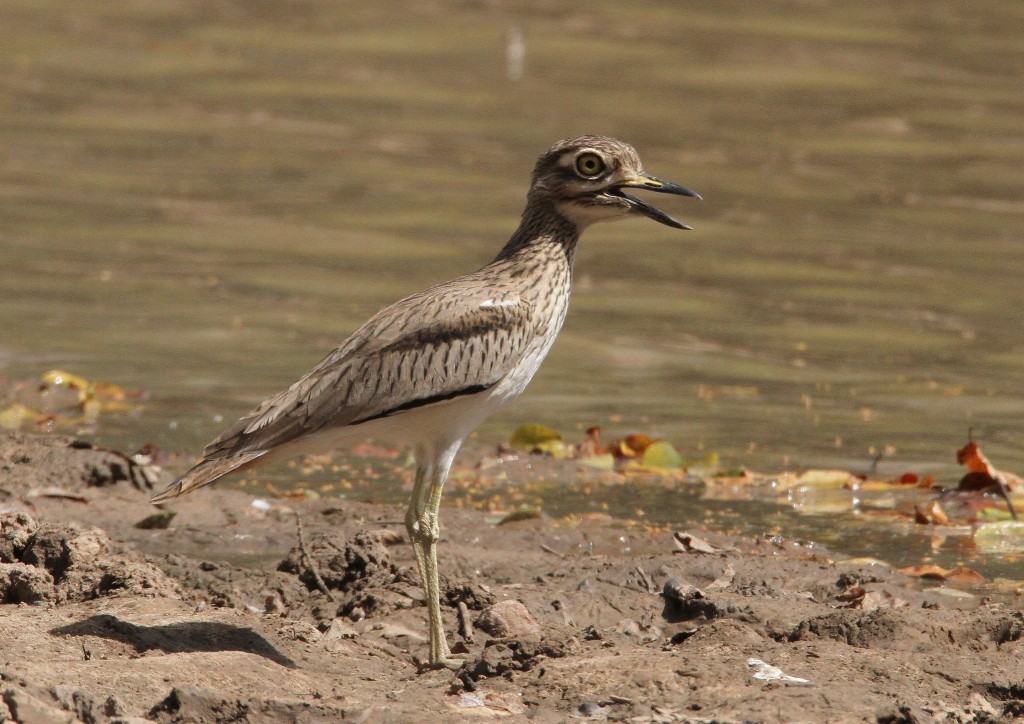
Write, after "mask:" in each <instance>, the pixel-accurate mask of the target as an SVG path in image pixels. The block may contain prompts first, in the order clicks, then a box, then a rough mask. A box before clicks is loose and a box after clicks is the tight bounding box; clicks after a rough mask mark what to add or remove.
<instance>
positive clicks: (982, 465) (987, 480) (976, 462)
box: [956, 440, 1024, 493]
mask: <svg viewBox="0 0 1024 724" xmlns="http://www.w3.org/2000/svg"><path fill="white" fill-rule="evenodd" d="M956 461H957V462H958V463H960V464H961V465H963V466H964V467H965V468H967V471H968V472H967V475H965V476H963V477H962V478H961V479H960V483H959V484H958V485H957V489H958V490H982V489H984V488H987V487H989V486H992V485H998V484H999V480H998V479H999V478H1002V481H1003V483H1004V484H1005V485H1006V488H1007V490H1009V491H1010V492H1013V493H1017V492H1021V491H1024V478H1021V477H1020V476H1018V475H1014V474H1013V473H1008V472H1004V471H1002V470H996V468H995V466H994V465H993V464H992V463H991V462H989V459H988V458H987V457H985V454H984V453H982V452H981V448H980V447H978V443H976V442H974V441H973V440H971V441H969V442H968V443H967V444H966V445H964V446H963V447H962V448H960V449H959V450H957V451H956Z"/></svg>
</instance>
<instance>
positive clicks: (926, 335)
mask: <svg viewBox="0 0 1024 724" xmlns="http://www.w3.org/2000/svg"><path fill="white" fill-rule="evenodd" d="M581 8H582V6H579V5H577V4H574V3H567V4H564V5H561V6H552V5H550V4H536V3H525V2H523V3H491V2H467V3H461V4H457V5H454V6H451V5H449V4H441V3H430V2H405V3H390V4H387V5H386V6H384V5H380V6H378V5H371V6H358V7H357V6H350V5H349V4H338V3H329V2H326V1H319V0H309V1H308V2H302V3H288V4H286V5H279V4H275V3H265V2H256V3H251V2H245V3H243V2H224V3H216V4H213V5H210V4H208V3H198V2H187V1H184V2H182V1H173V2H172V1H171V0H167V1H166V2H147V3H143V4H132V3H109V4H96V3H90V2H69V3H62V4H61V5H60V6H59V7H57V6H53V7H52V8H51V9H50V10H45V9H42V8H41V7H40V6H39V5H38V4H37V3H34V2H27V1H18V0H0V25H2V26H3V27H7V28H15V29H16V30H17V32H15V33H12V34H10V35H11V37H10V38H8V39H7V40H5V42H4V43H3V44H2V45H0V70H2V72H0V84H2V89H0V129H2V133H0V302H2V309H3V311H2V313H0V375H3V376H5V377H7V378H8V379H17V378H19V377H23V376H28V375H32V374H36V373H38V372H40V371H42V370H44V369H49V368H54V367H62V368H67V369H70V370H71V371H73V372H76V373H78V374H81V375H84V376H86V377H89V378H92V379H100V380H105V381H109V382H115V383H118V384H121V385H124V386H125V387H129V388H133V387H139V388H145V389H147V390H148V391H149V393H150V400H149V402H148V403H147V404H146V406H145V408H144V409H143V411H142V412H141V413H140V414H138V415H137V416H132V417H126V418H117V417H114V416H110V417H107V418H105V419H104V420H103V421H102V423H101V425H100V426H99V428H98V429H97V430H95V432H94V433H92V434H93V436H94V437H95V438H97V439H98V440H100V441H101V442H103V443H105V444H110V445H115V446H118V447H121V448H126V449H134V448H136V447H138V446H139V445H141V444H142V443H144V442H153V443H156V444H158V445H160V446H161V447H163V448H166V449H168V450H175V451H185V450H196V449H198V448H200V447H201V446H202V445H203V444H204V443H205V442H207V441H208V440H209V439H210V438H212V437H213V436H215V435H216V434H217V433H218V432H219V431H220V429H222V427H223V426H224V425H225V424H226V423H227V422H229V421H230V420H231V419H233V418H235V417H236V416H237V415H239V414H241V413H243V412H245V411H247V410H248V409H249V408H250V407H251V406H253V405H254V404H255V403H257V402H259V400H261V399H262V398H263V397H265V396H266V395H267V394H269V393H271V392H274V391H277V390H278V389H280V388H281V387H283V386H284V385H287V384H288V383H289V382H291V381H292V380H293V379H295V378H296V377H297V376H298V375H300V374H301V373H303V372H304V371H305V370H306V369H308V368H309V367H310V366H311V365H312V364H314V363H315V362H317V361H318V360H319V359H320V357H322V356H323V355H324V354H326V352H327V351H329V350H330V349H331V347H333V346H334V345H335V344H336V343H337V342H338V341H340V340H341V339H343V338H344V336H345V335H346V334H347V333H348V332H350V331H351V330H352V329H354V328H355V326H357V325H358V324H359V323H360V322H361V321H362V320H363V319H365V318H366V317H367V316H368V315H369V314H371V313H372V312H374V311H375V310H377V309H378V308H380V307H381V306H383V305H384V304H387V303H388V302H390V301H393V300H395V299H396V298H398V297H400V296H402V295H404V294H407V293H411V292H414V291H417V290H419V289H421V288H423V287H424V286H427V285H429V284H431V283H434V282H437V281H440V280H444V279H447V278H450V277H452V276H454V275H457V274H459V273H462V272H465V271H469V270H472V269H474V268H477V267H478V266H480V265H482V264H483V263H485V262H486V261H488V260H489V258H490V257H491V256H492V255H493V254H494V253H495V252H496V251H497V249H498V248H499V247H500V246H501V244H502V242H503V241H504V239H505V238H507V236H508V234H509V233H510V232H511V230H512V229H513V228H514V226H515V224H516V221H517V216H518V213H519V211H520V210H521V207H522V203H523V197H524V194H525V190H526V184H527V181H528V177H529V172H530V170H531V168H532V164H533V160H534V159H535V157H536V156H537V154H538V153H540V152H541V151H543V150H544V149H545V148H546V147H547V146H548V145H550V143H551V142H553V141H554V140H556V139H558V138H562V137H567V136H572V135H576V134H579V133H583V132H592V133H604V134H608V135H614V136H618V137H620V138H623V139H625V140H628V141H629V142H631V143H633V144H634V145H635V146H636V147H637V148H638V150H639V151H640V153H641V156H642V157H643V158H644V160H645V163H646V165H647V167H648V170H649V171H651V172H652V173H654V174H656V175H659V176H662V177H664V178H668V179H671V180H673V181H676V182H678V183H681V184H684V185H687V186H690V187H691V188H695V189H697V190H699V191H700V192H701V193H702V194H703V195H704V197H705V201H704V202H703V203H696V202H693V201H691V200H689V199H674V198H665V197H660V196H659V197H657V198H655V199H653V201H655V202H656V203H657V204H658V205H659V206H660V207H661V208H663V209H665V210H666V211H668V212H669V213H671V214H673V215H675V216H677V217H679V218H681V219H683V220H684V221H686V222H688V223H690V224H691V225H692V226H694V227H695V230H694V231H692V232H686V233H682V232H676V231H674V230H671V229H668V228H665V227H661V226H658V225H655V224H653V223H650V222H645V221H644V220H636V221H629V222H623V223H619V224H616V225H606V226H603V227H599V228H595V229H592V230H591V231H589V232H588V233H587V234H586V236H585V238H584V240H583V244H582V248H581V250H580V253H579V255H578V260H577V278H578V283H577V287H576V291H575V298H574V302H573V307H572V310H571V311H570V316H569V319H568V321H567V324H566V327H565V330H564V331H563V333H562V336H561V338H560V340H559V342H558V344H557V345H556V346H555V349H554V351H553V352H552V353H551V356H550V357H549V359H548V361H547V362H546V364H545V366H544V368H542V371H541V372H540V374H539V375H538V376H537V378H536V380H535V381H534V383H533V385H532V386H531V388H530V390H529V391H528V392H527V394H526V395H525V396H524V397H523V398H522V399H521V400H520V401H519V402H518V403H517V404H516V405H514V406H512V407H509V408H507V409H505V410H503V411H502V412H501V413H499V414H498V415H496V416H495V417H494V418H493V419H492V420H491V421H489V422H488V423H486V424H485V426H484V427H483V428H481V430H480V432H479V434H478V436H477V438H476V441H477V442H476V444H478V445H480V446H489V445H491V444H493V443H496V442H498V441H501V440H503V439H505V438H507V436H508V434H509V433H510V432H511V430H512V429H513V428H514V427H515V426H516V425H517V424H519V423H520V422H523V421H543V422H545V423H547V424H549V425H551V426H552V427H555V428H557V429H560V430H562V431H563V433H565V434H566V436H567V437H573V436H574V435H578V434H580V433H579V431H580V430H582V429H583V428H586V427H588V426H590V425H593V424H599V425H601V426H602V427H603V428H604V430H605V433H606V435H609V436H616V435H620V434H624V433H627V432H632V431H637V430H639V431H644V432H648V433H652V432H653V433H656V434H658V435H662V436H664V437H666V438H669V439H670V440H672V441H673V442H674V443H675V444H676V445H677V447H679V448H680V449H681V450H683V451H684V452H686V453H687V454H691V455H698V454H705V453H707V452H709V451H715V452H717V453H718V454H719V456H720V457H721V459H722V461H723V462H724V463H725V464H727V465H730V466H739V465H746V466H748V467H751V468H755V469H762V470H781V469H783V468H789V469H793V468H802V467H811V466H829V467H831V466H836V467H844V468H853V469H866V468H867V467H868V465H869V464H870V462H871V460H872V458H873V457H874V455H875V451H876V450H879V449H881V450H886V451H887V454H886V457H885V458H884V459H883V460H882V462H881V471H882V472H883V473H891V474H897V473H901V472H903V471H905V470H914V471H917V472H922V473H929V474H932V475H935V476H937V478H938V479H939V480H940V481H943V482H947V483H953V482H955V481H956V479H957V478H958V477H959V475H960V474H961V470H960V469H959V468H958V467H957V466H956V464H955V459H954V453H955V450H956V449H957V448H958V447H959V446H960V445H962V444H963V443H964V442H965V440H966V437H967V430H968V428H973V429H974V435H975V438H976V439H978V440H979V442H980V443H981V444H982V447H983V449H984V450H985V451H986V453H987V454H988V456H989V457H990V458H991V459H992V460H993V462H994V463H996V464H997V465H998V466H1000V467H1003V468H1005V469H1008V470H1015V471H1018V472H1022V471H1024V445H1022V442H1024V431H1022V429H1021V424H1020V421H1021V418H1022V412H1024V398H1022V397H1021V394H1020V390H1021V389H1022V382H1024V365H1022V363H1021V356H1022V354H1024V343H1022V342H1021V337H1020V328H1021V324H1020V323H1021V300H1022V296H1024V293H1022V290H1021V285H1020V277H1021V274H1020V272H1021V269H1022V268H1024V265H1022V262H1024V249H1022V243H1021V242H1022V238H1021V237H1022V230H1024V224H1022V221H1024V193H1022V192H1024V173H1022V171H1021V169H1022V168H1024V164H1022V162H1024V130H1022V126H1021V123H1020V119H1021V118H1022V117H1024V113H1022V112H1024V95H1022V94H1021V92H1020V78H1021V77H1024V36H1022V35H1021V33H1020V32H1019V28H1020V27H1021V26H1022V22H1024V6H1022V5H1021V4H1020V3H1019V2H1016V1H1015V0H1004V1H996V2H991V3H986V4H984V5H983V6H976V5H972V6H966V5H964V4H962V3H952V2H949V3H946V2H923V1H922V2H917V3H902V4H900V5H899V6H893V5H892V4H891V3H887V2H881V1H879V2H869V3H856V4H847V5H842V4H833V3H827V2H802V3H772V4H762V5H757V6H754V5H751V4H748V3H730V2H714V3H710V2H708V3H687V4H686V6H685V9H684V8H683V7H682V6H680V5H679V4H678V3H672V2H664V3H639V2H622V3H615V4H608V5H604V6H587V7H586V9H581ZM517 38H521V39H522V48H523V50H524V52H525V55H524V58H523V67H522V75H521V77H520V78H519V79H517V80H515V79H513V78H512V77H510V75H511V76H513V77H514V76H515V75H516V69H515V68H514V67H510V65H509V63H510V61H509V57H508V50H509V45H510V41H511V44H512V45H515V44H516V43H517V42H518V40H517ZM279 477H280V478H281V479H282V480H286V479H287V474H285V473H282V474H281V475H280V476H279ZM638 494H639V493H638ZM681 500H683V501H684V502H685V496H682V498H681ZM566 504H567V503H566V502H564V501H563V502H558V501H555V502H554V503H553V505H556V506H561V505H566ZM690 504H692V501H690V502H687V505H690ZM680 505H681V506H682V505H683V503H682V502H681V503H680ZM683 514H684V511H683V509H682V507H681V508H680V516H682V515H683ZM750 521H751V526H753V527H756V526H757V525H759V523H756V522H755V521H754V519H753V517H751V518H750ZM827 529H828V521H825V522H824V525H823V528H822V533H823V534H824V533H825V532H827ZM896 545H897V546H898V545H899V544H898V543H897V544H896Z"/></svg>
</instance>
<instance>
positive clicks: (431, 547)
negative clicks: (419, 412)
mask: <svg viewBox="0 0 1024 724" xmlns="http://www.w3.org/2000/svg"><path fill="white" fill-rule="evenodd" d="M456 450H458V445H454V446H451V447H448V448H441V449H439V450H437V451H427V450H424V449H422V448H421V449H419V450H417V452H418V453H419V454H420V459H421V460H423V461H424V463H422V464H421V466H420V468H419V469H418V470H417V474H416V482H415V484H414V486H413V496H412V501H411V502H410V504H409V509H408V511H407V512H406V518H405V524H406V528H407V529H408V531H409V537H410V539H411V540H412V544H413V552H414V553H415V554H416V564H417V567H418V568H419V571H420V578H421V580H422V581H423V588H424V592H425V594H426V598H427V620H428V630H429V634H430V659H429V663H430V665H431V666H433V667H442V666H444V667H447V668H450V669H457V668H459V667H460V666H461V665H462V660H461V659H458V658H454V657H453V656H452V652H451V649H450V648H448V641H447V639H446V638H445V635H444V624H443V621H442V620H441V584H440V580H439V576H438V572H437V541H438V539H439V538H440V537H441V526H440V524H439V523H438V509H439V508H440V506H441V492H442V490H443V489H444V483H445V480H447V478H448V470H449V468H450V467H451V463H452V460H453V459H454V457H455V451H456ZM430 452H433V453H434V454H433V455H430V454H429V453H430ZM423 453H428V454H427V455H423Z"/></svg>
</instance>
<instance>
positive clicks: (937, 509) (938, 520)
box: [914, 500, 949, 525]
mask: <svg viewBox="0 0 1024 724" xmlns="http://www.w3.org/2000/svg"><path fill="white" fill-rule="evenodd" d="M914 522H915V523H920V524H921V525H948V524H949V516H948V515H946V511H944V510H943V509H942V506H941V505H940V504H939V501H937V500H929V501H928V502H925V503H918V504H917V505H915V506H914Z"/></svg>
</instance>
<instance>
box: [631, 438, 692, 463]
mask: <svg viewBox="0 0 1024 724" xmlns="http://www.w3.org/2000/svg"><path fill="white" fill-rule="evenodd" d="M641 464H642V465H643V466H644V467H645V468H667V469H671V468H679V467H681V466H682V464H683V456H682V455H680V454H679V453H678V452H676V449H675V448H674V447H672V443H670V442H667V441H665V440H659V441H657V442H654V443H651V444H650V445H648V446H647V449H646V450H644V454H643V458H642V460H641Z"/></svg>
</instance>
